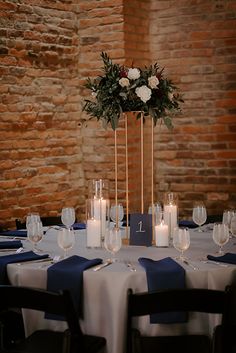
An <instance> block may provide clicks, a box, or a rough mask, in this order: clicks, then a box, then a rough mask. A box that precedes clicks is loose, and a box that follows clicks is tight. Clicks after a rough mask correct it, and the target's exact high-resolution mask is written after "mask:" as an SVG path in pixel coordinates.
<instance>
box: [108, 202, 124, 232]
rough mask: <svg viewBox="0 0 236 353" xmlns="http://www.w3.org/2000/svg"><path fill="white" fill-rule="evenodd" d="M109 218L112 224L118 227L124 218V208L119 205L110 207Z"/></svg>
mask: <svg viewBox="0 0 236 353" xmlns="http://www.w3.org/2000/svg"><path fill="white" fill-rule="evenodd" d="M110 218H111V220H112V221H113V222H115V223H117V222H118V224H116V226H117V227H118V225H120V223H121V221H122V219H123V218H124V208H123V205H122V204H121V203H119V204H117V205H111V209H110Z"/></svg>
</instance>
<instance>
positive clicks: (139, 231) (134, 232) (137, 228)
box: [129, 213, 152, 246]
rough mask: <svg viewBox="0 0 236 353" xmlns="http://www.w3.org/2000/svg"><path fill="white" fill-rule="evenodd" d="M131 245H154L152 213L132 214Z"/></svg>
mask: <svg viewBox="0 0 236 353" xmlns="http://www.w3.org/2000/svg"><path fill="white" fill-rule="evenodd" d="M129 243H130V245H144V246H151V245H152V215H151V214H142V213H134V214H131V215H130V241H129Z"/></svg>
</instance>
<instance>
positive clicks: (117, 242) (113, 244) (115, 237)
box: [104, 227, 122, 262]
mask: <svg viewBox="0 0 236 353" xmlns="http://www.w3.org/2000/svg"><path fill="white" fill-rule="evenodd" d="M121 244H122V240H121V231H120V229H119V228H116V227H114V228H112V229H110V230H108V231H107V232H106V234H105V239H104V247H105V249H106V250H107V251H108V252H109V253H111V256H112V258H111V259H110V260H111V261H112V262H115V261H117V259H116V258H115V254H116V253H117V252H118V251H119V250H120V248H121Z"/></svg>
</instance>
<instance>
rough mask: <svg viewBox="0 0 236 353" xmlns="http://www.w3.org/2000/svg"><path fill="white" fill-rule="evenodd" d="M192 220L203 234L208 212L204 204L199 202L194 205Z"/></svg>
mask: <svg viewBox="0 0 236 353" xmlns="http://www.w3.org/2000/svg"><path fill="white" fill-rule="evenodd" d="M192 218H193V222H194V223H196V224H197V225H198V226H199V228H198V231H199V232H202V229H201V226H202V225H203V224H204V223H205V222H206V220H207V211H206V207H205V205H204V203H203V202H198V203H195V204H194V207H193V215H192Z"/></svg>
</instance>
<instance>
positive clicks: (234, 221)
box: [230, 211, 236, 237]
mask: <svg viewBox="0 0 236 353" xmlns="http://www.w3.org/2000/svg"><path fill="white" fill-rule="evenodd" d="M230 232H231V234H232V236H233V237H236V212H235V211H234V213H233V216H232V218H231V221H230Z"/></svg>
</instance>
